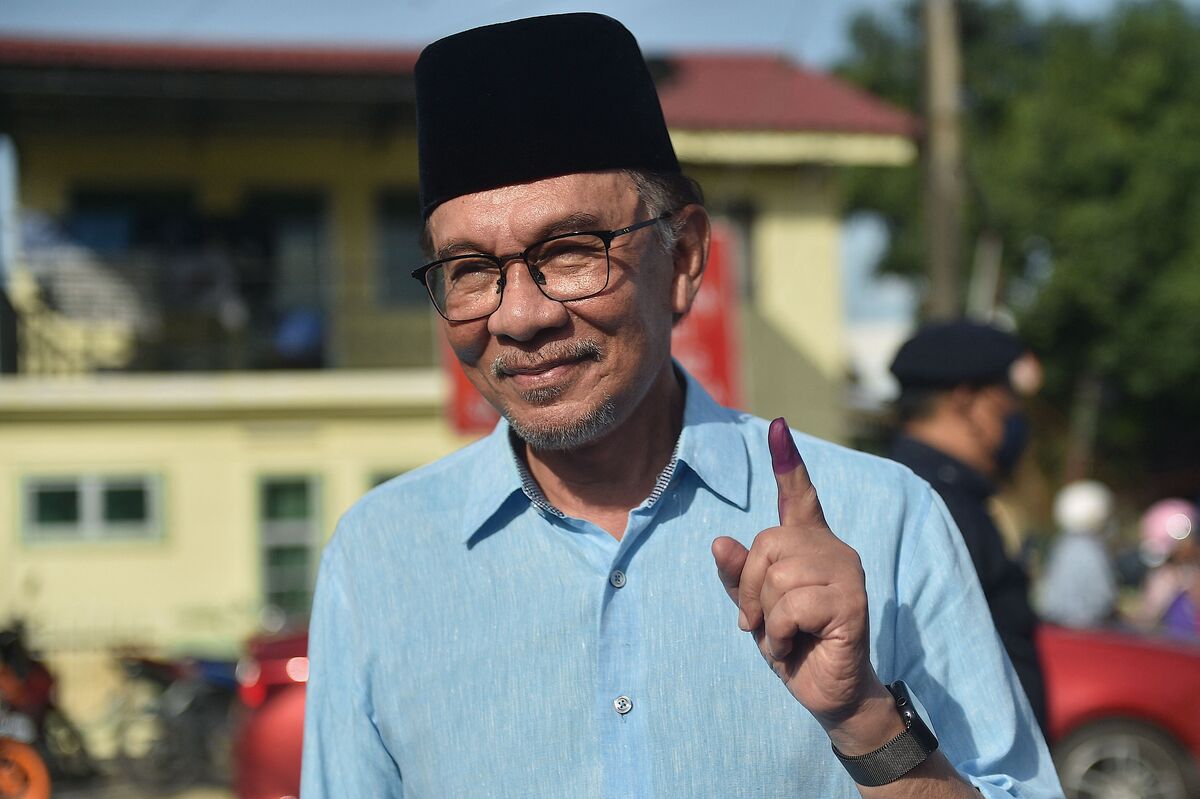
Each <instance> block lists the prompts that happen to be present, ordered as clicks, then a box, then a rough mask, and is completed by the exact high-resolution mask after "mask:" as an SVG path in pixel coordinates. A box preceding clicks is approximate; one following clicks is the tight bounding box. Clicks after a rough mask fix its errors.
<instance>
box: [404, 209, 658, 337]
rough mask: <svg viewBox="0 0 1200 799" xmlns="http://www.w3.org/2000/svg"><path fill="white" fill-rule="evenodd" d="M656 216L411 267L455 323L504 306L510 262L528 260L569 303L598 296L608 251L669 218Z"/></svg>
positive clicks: (536, 277) (552, 294) (547, 288)
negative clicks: (514, 249)
mask: <svg viewBox="0 0 1200 799" xmlns="http://www.w3.org/2000/svg"><path fill="white" fill-rule="evenodd" d="M670 216H671V212H670V211H668V212H666V213H664V214H662V215H660V216H657V217H655V218H654V219H647V220H645V221H643V222H637V223H635V224H633V225H630V226H629V227H623V228H619V229H618V230H584V231H580V232H578V233H562V234H559V235H557V236H551V237H550V238H548V239H543V240H542V241H538V242H535V243H533V244H530V245H529V246H528V247H526V248H525V249H524V250H522V251H521V252H519V253H514V254H512V255H504V256H500V255H488V254H487V253H470V254H468V255H455V256H451V257H450V258H442V259H441V260H438V261H434V262H433V263H428V264H425V265H424V266H422V267H421V268H419V269H414V270H413V271H412V276H413V277H414V278H416V279H417V280H419V281H421V282H422V283H424V284H425V288H426V289H428V290H429V298H430V299H431V300H433V307H434V308H436V309H437V312H438V313H439V314H441V315H442V316H444V317H445V318H446V319H447V320H449V321H451V322H469V321H472V320H474V319H482V318H483V317H485V316H489V315H490V314H492V313H493V312H494V311H495V310H496V309H497V308H499V307H500V301H501V300H502V299H503V298H504V285H505V283H506V281H507V278H506V277H505V274H504V267H505V265H507V264H508V262H509V261H523V262H524V263H525V267H526V268H527V269H528V270H529V276H530V277H531V278H533V282H534V285H536V286H537V287H538V290H540V291H541V292H542V294H544V295H545V296H546V297H547V298H549V299H551V300H557V301H558V302H566V301H568V300H585V299H587V298H588V297H594V296H596V295H597V294H599V293H600V292H602V291H604V289H606V288H607V287H608V273H609V267H610V261H609V257H608V251H609V249H610V248H611V247H612V243H613V239H616V238H617V237H619V236H624V235H626V234H627V233H633V232H634V231H635V230H641V229H642V228H645V227H650V226H651V225H656V224H658V223H659V222H662V221H664V220H666V219H668V218H670Z"/></svg>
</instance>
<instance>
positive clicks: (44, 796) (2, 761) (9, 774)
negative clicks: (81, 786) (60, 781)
mask: <svg viewBox="0 0 1200 799" xmlns="http://www.w3.org/2000/svg"><path fill="white" fill-rule="evenodd" d="M24 698H25V693H24V680H23V677H22V675H20V674H19V673H18V672H17V670H16V669H15V668H13V667H11V666H9V665H8V664H7V663H6V662H3V661H0V799H49V797H50V773H49V771H48V769H47V768H46V763H45V762H44V761H43V760H42V757H41V755H39V754H38V751H37V749H35V748H34V747H33V743H34V742H35V741H36V740H37V727H36V725H35V724H34V722H33V719H32V718H30V717H29V716H28V715H26V714H24V713H21V712H19V711H17V710H16V709H15V705H16V704H17V703H18V702H21V703H22V704H24V702H23V701H22V700H24Z"/></svg>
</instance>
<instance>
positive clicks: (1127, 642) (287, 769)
mask: <svg viewBox="0 0 1200 799" xmlns="http://www.w3.org/2000/svg"><path fill="white" fill-rule="evenodd" d="M1039 640H1040V645H1041V651H1042V660H1043V663H1044V665H1045V669H1046V684H1047V687H1048V689H1049V705H1050V738H1051V743H1052V747H1051V749H1052V751H1053V754H1054V761H1055V763H1056V765H1057V767H1058V771H1059V775H1060V776H1061V778H1062V781H1063V788H1064V789H1065V790H1066V793H1067V796H1068V797H1069V799H1129V798H1130V797H1137V799H1196V797H1200V644H1190V645H1189V644H1186V643H1182V642H1172V641H1168V640H1164V639H1161V638H1148V637H1144V636H1139V635H1134V634H1131V633H1124V632H1119V631H1116V630H1067V629H1064V628H1060V627H1051V626H1046V627H1043V628H1042V630H1041V632H1040V633H1039ZM307 646H308V637H307V636H306V635H294V636H290V637H285V638H277V639H263V640H256V641H253V642H251V645H250V648H249V651H250V655H249V657H248V658H246V659H245V660H243V661H242V663H241V664H240V665H239V668H238V676H239V680H240V682H241V685H242V690H241V695H242V700H243V702H245V704H246V705H247V707H248V708H250V712H249V713H247V714H246V719H245V722H244V723H243V726H242V728H241V731H240V734H239V736H238V741H237V744H236V748H235V781H234V789H235V792H236V793H237V796H238V797H239V799H281V798H282V797H296V796H298V795H299V792H300V751H301V741H302V734H303V727H304V683H305V681H306V680H307V679H308V659H307V658H306V657H305V652H306V650H307Z"/></svg>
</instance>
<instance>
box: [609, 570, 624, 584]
mask: <svg viewBox="0 0 1200 799" xmlns="http://www.w3.org/2000/svg"><path fill="white" fill-rule="evenodd" d="M608 581H609V582H610V583H612V587H613V588H624V587H625V572H623V571H621V570H620V569H613V571H612V574H610V575H608Z"/></svg>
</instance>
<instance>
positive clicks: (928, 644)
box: [892, 485, 1063, 799]
mask: <svg viewBox="0 0 1200 799" xmlns="http://www.w3.org/2000/svg"><path fill="white" fill-rule="evenodd" d="M913 490H914V491H916V490H921V491H924V493H925V497H924V500H923V502H918V503H914V504H915V505H916V507H918V508H924V510H923V511H919V512H917V513H915V514H914V515H913V517H912V518H913V521H912V522H910V523H909V524H908V525H906V529H905V530H904V534H903V538H902V540H901V544H900V559H899V563H900V567H899V571H898V572H897V577H896V581H897V585H896V596H897V598H898V599H897V603H896V608H895V614H896V615H895V620H894V630H895V636H896V641H895V652H896V662H895V667H896V671H897V673H896V674H895V675H894V676H893V677H892V679H903V680H905V681H906V682H907V683H908V685H909V686H910V687H911V688H912V690H913V693H914V694H915V696H916V699H917V701H918V702H919V703H920V705H921V706H922V707H923V708H924V710H925V714H924V718H925V719H926V720H927V722H928V723H929V724H930V726H931V727H932V728H933V729H934V732H935V733H936V734H937V736H938V740H939V742H940V748H941V750H942V752H943V753H945V755H946V757H947V759H948V760H949V761H950V762H951V763H952V764H953V765H954V767H955V768H956V769H958V771H959V772H960V773H961V774H962V775H963V776H964V777H966V778H967V779H968V780H970V782H971V783H972V784H973V785H974V786H975V787H976V788H978V789H979V792H980V793H981V794H982V795H983V796H986V797H1020V798H1021V799H1043V798H1044V797H1045V798H1049V797H1061V796H1062V795H1063V793H1062V788H1061V786H1060V785H1059V782H1058V777H1057V775H1056V774H1055V770H1054V765H1053V763H1052V761H1051V759H1050V754H1049V752H1048V750H1047V748H1046V743H1045V740H1044V739H1043V738H1042V734H1041V732H1040V731H1039V729H1038V725H1037V722H1036V721H1035V720H1034V717H1033V713H1032V711H1031V710H1030V707H1029V702H1028V700H1027V699H1026V698H1025V693H1024V691H1023V690H1022V688H1021V685H1020V683H1019V681H1018V680H1017V675H1016V673H1015V672H1014V670H1013V667H1012V664H1011V663H1010V661H1009V659H1008V656H1007V655H1006V654H1005V652H1004V649H1003V647H1002V645H1001V643H1000V640H999V637H998V636H997V633H996V628H995V625H994V624H993V623H992V618H991V614H990V613H989V611H988V606H987V603H986V601H985V600H984V597H983V591H982V589H981V588H980V585H979V579H978V577H977V576H976V574H975V569H974V566H973V565H972V562H971V558H970V555H969V554H968V552H967V548H966V546H965V544H964V543H963V539H962V536H961V534H960V533H959V531H958V529H957V528H956V527H955V526H954V521H953V519H952V518H951V517H950V513H949V511H947V510H946V506H945V504H944V503H943V502H942V500H941V498H940V497H938V496H937V495H936V494H935V493H934V492H933V491H932V490H931V489H929V488H928V487H926V486H924V485H922V486H921V487H920V488H918V489H913Z"/></svg>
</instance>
